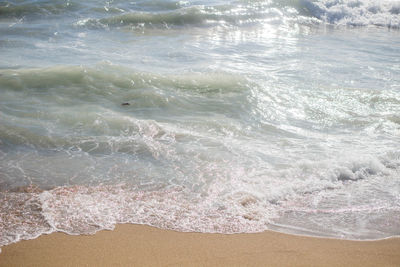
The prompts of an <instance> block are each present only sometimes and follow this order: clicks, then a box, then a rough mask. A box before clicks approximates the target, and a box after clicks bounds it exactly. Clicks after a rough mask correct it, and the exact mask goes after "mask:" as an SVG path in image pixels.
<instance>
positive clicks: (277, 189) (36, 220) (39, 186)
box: [0, 0, 400, 245]
mask: <svg viewBox="0 0 400 267" xmlns="http://www.w3.org/2000/svg"><path fill="white" fill-rule="evenodd" d="M399 11H400V2H399V1H381V2H379V3H376V1H368V0H362V1H361V0H359V1H328V0H326V1H325V0H324V1H309V0H299V1H277V0H275V1H180V2H175V1H136V2H126V1H99V0H92V1H85V3H81V2H80V1H61V0H58V1H6V2H0V58H1V60H0V198H1V202H0V233H1V235H0V245H6V244H9V243H11V242H15V241H17V240H20V239H29V238H34V237H36V236H38V235H40V234H42V233H50V232H53V231H63V232H66V233H71V234H83V233H94V232H96V231H98V230H100V229H112V228H113V227H114V225H115V224H116V223H139V224H148V225H153V226H157V227H160V228H167V229H175V230H179V231H198V232H219V233H240V232H260V231H264V230H268V229H270V230H277V231H283V232H289V233H296V234H307V235H317V236H329V237H336V238H346V239H379V238H385V237H390V236H396V235H399V234H400V179H399V177H400V152H399V151H400V150H399V147H400V146H399V144H400V143H399V141H400V115H399V114H400V47H399V45H398V44H399V43H400V32H399V27H400V18H399V17H400V15H399ZM124 103H125V104H124Z"/></svg>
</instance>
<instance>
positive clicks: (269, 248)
mask: <svg viewBox="0 0 400 267" xmlns="http://www.w3.org/2000/svg"><path fill="white" fill-rule="evenodd" d="M0 266H8V267H9V266H400V239H399V238H392V239H386V240H380V241H363V242H360V241H344V240H336V239H324V238H311V237H303V236H294V235H287V234H281V233H276V232H264V233H257V234H235V235H222V234H200V233H180V232H174V231H168V230H160V229H157V228H153V227H149V226H143V225H118V226H117V227H116V229H115V230H114V231H101V232H98V233H97V234H95V235H93V236H70V235H66V234H63V233H53V234H50V235H43V236H41V237H39V238H37V239H34V240H29V241H21V242H18V243H15V244H11V245H9V246H5V247H3V248H2V253H1V254H0Z"/></svg>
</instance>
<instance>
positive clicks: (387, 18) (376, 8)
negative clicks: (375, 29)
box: [301, 0, 400, 28]
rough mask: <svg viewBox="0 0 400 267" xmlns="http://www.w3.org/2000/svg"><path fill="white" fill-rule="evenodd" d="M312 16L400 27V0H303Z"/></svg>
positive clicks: (338, 22) (353, 23)
mask: <svg viewBox="0 0 400 267" xmlns="http://www.w3.org/2000/svg"><path fill="white" fill-rule="evenodd" d="M301 3H302V6H303V7H305V8H307V9H308V10H309V12H310V14H311V15H312V16H315V17H317V18H318V19H320V20H322V21H324V22H327V23H330V24H334V25H351V26H366V25H376V26H385V27H391V28H399V27H400V16H399V14H400V13H399V11H400V1H390V0H386V1H374V0H322V1H310V0H303V1H301Z"/></svg>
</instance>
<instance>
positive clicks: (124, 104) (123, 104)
mask: <svg viewBox="0 0 400 267" xmlns="http://www.w3.org/2000/svg"><path fill="white" fill-rule="evenodd" d="M129 105H130V104H129V103H128V102H125V103H122V104H121V106H129Z"/></svg>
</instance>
